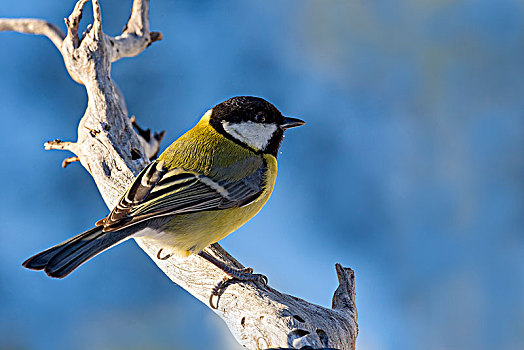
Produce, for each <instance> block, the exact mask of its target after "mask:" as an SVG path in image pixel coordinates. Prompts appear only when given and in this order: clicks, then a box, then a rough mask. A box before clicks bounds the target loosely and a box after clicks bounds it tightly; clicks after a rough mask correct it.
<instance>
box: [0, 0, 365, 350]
mask: <svg viewBox="0 0 524 350" xmlns="http://www.w3.org/2000/svg"><path fill="white" fill-rule="evenodd" d="M86 2H87V0H79V1H78V2H77V4H76V6H75V8H74V10H73V12H72V14H71V15H70V16H69V18H68V19H66V25H67V35H64V34H63V33H62V32H61V30H60V29H59V28H58V27H56V26H55V25H53V24H50V23H48V22H46V21H43V20H37V19H0V31H7V30H10V31H17V32H21V33H29V34H41V35H45V36H47V37H48V38H49V39H50V40H51V41H52V42H53V43H54V44H55V46H56V47H57V48H58V49H59V51H60V53H61V54H62V57H63V59H64V62H65V65H66V67H67V70H68V72H69V74H70V75H71V77H72V78H73V79H74V80H75V81H76V82H78V83H80V84H83V85H84V86H85V88H86V90H87V94H88V98H89V101H88V106H87V110H86V112H85V114H84V116H83V117H82V119H81V120H80V123H79V126H78V140H77V141H76V142H62V141H60V140H55V141H51V142H47V143H46V144H45V148H46V149H48V150H50V149H60V150H68V151H71V152H72V153H74V154H75V157H70V158H67V159H66V160H65V161H64V163H63V166H64V167H65V166H66V165H67V164H69V163H71V162H73V161H77V160H79V161H80V162H81V163H82V165H83V166H84V167H85V168H86V169H87V171H88V172H89V173H90V174H91V176H92V177H93V179H94V180H95V182H96V184H97V186H98V189H99V191H100V194H101V195H102V197H103V199H104V201H105V202H106V204H107V206H108V207H109V208H112V207H113V206H114V205H115V203H116V202H117V200H118V199H119V197H120V196H121V194H122V193H123V192H124V191H125V189H126V188H127V187H128V186H129V185H130V184H131V183H132V181H133V179H134V177H135V176H136V175H137V174H138V172H139V171H140V170H141V169H142V168H143V167H144V166H145V165H146V164H147V163H148V162H149V157H150V156H152V155H153V154H154V153H155V152H157V151H158V146H159V142H160V139H161V135H158V134H156V137H148V135H144V133H140V135H137V133H135V131H134V130H133V126H132V123H131V121H130V118H129V117H128V115H127V108H126V106H125V101H124V98H123V95H122V93H121V92H120V90H119V88H118V87H117V85H116V84H115V83H114V81H113V80H112V79H111V77H110V72H111V63H112V62H115V61H117V60H118V59H120V58H122V57H131V56H136V55H138V54H139V53H141V52H142V51H143V50H145V49H146V48H147V47H148V46H149V45H150V44H151V43H152V42H154V41H157V40H161V39H162V35H161V34H160V33H156V32H150V31H149V19H148V12H149V1H148V0H134V2H133V8H132V11H131V16H130V18H129V21H128V23H127V25H126V28H125V29H124V31H123V33H122V35H120V36H117V37H110V36H108V35H106V34H104V33H103V31H102V23H101V12H100V5H99V3H98V0H93V12H94V14H93V17H94V22H93V25H92V26H88V29H87V30H86V33H84V35H83V36H82V37H79V35H78V34H79V33H78V25H79V22H80V19H81V17H82V10H83V7H84V5H85V4H86ZM137 243H138V245H139V246H140V247H141V248H142V249H143V250H144V251H145V252H146V253H147V254H148V255H149V256H150V257H151V259H153V261H154V262H155V263H156V264H157V265H158V266H159V267H160V269H162V271H163V272H164V273H165V274H166V275H167V276H168V277H169V278H170V279H171V280H172V281H173V282H175V283H176V284H178V285H180V286H181V287H182V288H184V289H186V290H187V291H188V292H189V293H191V294H192V295H193V296H195V297H196V298H197V299H199V300H200V301H202V302H203V303H205V304H206V305H208V306H209V307H210V308H211V309H212V310H213V311H214V312H215V313H217V314H218V315H219V316H220V317H221V318H222V319H223V320H224V321H225V322H226V324H227V325H228V327H229V329H230V330H231V332H232V333H233V335H234V336H235V338H236V339H237V341H238V342H239V343H240V344H242V345H244V346H245V347H246V348H248V349H266V348H277V347H292V348H301V347H305V346H311V347H313V348H321V347H333V348H337V349H354V348H355V340H356V337H357V333H358V327H357V310H356V306H355V283H354V274H353V271H352V270H351V269H349V268H344V267H342V266H341V265H339V264H337V265H336V271H337V274H338V278H339V286H338V288H337V290H336V291H335V294H334V296H333V305H332V307H333V308H332V309H327V308H324V307H321V306H317V305H313V304H310V303H308V302H306V301H304V300H302V299H298V298H296V297H293V296H290V295H286V294H282V293H280V292H278V291H276V290H274V289H272V288H271V287H269V286H265V285H263V284H258V283H253V282H234V281H231V280H227V279H224V278H225V276H224V273H223V272H222V271H221V270H219V269H218V268H216V267H215V266H214V265H211V264H210V263H208V262H207V261H206V260H204V259H202V258H200V257H198V256H194V255H193V256H190V257H188V258H185V259H184V258H175V257H173V258H170V259H169V260H159V259H157V258H156V254H157V252H158V251H159V249H160V248H161V247H160V246H158V245H156V244H155V243H153V242H150V241H147V240H139V239H137ZM208 251H209V253H210V254H212V255H214V256H216V257H217V258H219V259H221V260H223V261H225V262H226V263H228V264H230V265H233V266H236V267H237V268H243V266H242V265H241V264H240V263H239V262H238V261H236V260H235V259H234V258H233V257H232V256H231V255H229V254H228V253H227V252H226V251H225V250H224V249H223V248H222V247H220V245H218V244H214V245H212V246H211V247H209V248H208ZM211 296H212V297H211ZM210 297H211V298H210Z"/></svg>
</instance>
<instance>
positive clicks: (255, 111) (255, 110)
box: [209, 96, 304, 157]
mask: <svg viewBox="0 0 524 350" xmlns="http://www.w3.org/2000/svg"><path fill="white" fill-rule="evenodd" d="M209 123H210V124H211V126H213V127H214V128H215V130H217V131H218V132H219V133H221V134H222V135H224V136H226V137H227V138H229V139H231V140H233V141H234V142H236V143H240V144H242V145H244V146H248V147H249V148H251V149H252V150H254V151H255V152H262V153H269V154H272V155H274V156H275V157H276V156H277V154H278V149H279V147H280V143H281V142H282V138H283V137H284V130H286V129H289V128H293V127H296V126H300V125H304V122H303V121H302V120H300V119H296V118H289V117H284V116H283V115H282V113H280V111H279V110H278V109H277V108H276V107H275V106H273V105H272V104H271V103H269V102H267V101H266V100H264V99H263V98H260V97H253V96H237V97H233V98H230V99H229V100H227V101H224V102H222V103H219V104H218V105H216V106H215V107H213V109H212V114H211V116H210V119H209Z"/></svg>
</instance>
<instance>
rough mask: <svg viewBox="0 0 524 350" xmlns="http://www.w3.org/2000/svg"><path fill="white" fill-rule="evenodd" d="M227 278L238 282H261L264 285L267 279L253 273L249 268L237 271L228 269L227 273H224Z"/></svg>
mask: <svg viewBox="0 0 524 350" xmlns="http://www.w3.org/2000/svg"><path fill="white" fill-rule="evenodd" d="M224 272H225V273H227V275H228V276H229V277H232V278H234V279H237V280H239V281H253V282H261V283H263V284H264V285H267V282H268V280H267V277H266V276H264V275H262V274H260V273H253V269H252V268H251V267H246V268H245V269H241V270H237V269H232V268H229V269H228V271H224Z"/></svg>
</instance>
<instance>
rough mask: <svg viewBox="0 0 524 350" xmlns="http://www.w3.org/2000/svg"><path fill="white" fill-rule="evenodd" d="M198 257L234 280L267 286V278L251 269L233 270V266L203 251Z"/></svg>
mask: <svg viewBox="0 0 524 350" xmlns="http://www.w3.org/2000/svg"><path fill="white" fill-rule="evenodd" d="M198 255H200V256H201V257H202V258H204V259H206V260H207V261H209V262H210V263H212V264H213V265H215V266H216V267H218V268H219V269H220V270H222V271H224V272H225V273H226V274H227V275H228V276H230V277H232V278H235V279H237V280H240V281H254V282H262V283H264V284H265V285H266V284H267V277H266V276H264V275H261V274H258V273H253V269H252V268H251V267H247V268H245V269H242V270H239V269H235V268H232V267H231V266H227V265H226V264H225V263H224V262H222V261H220V260H218V259H217V258H215V257H214V256H212V255H210V254H209V253H206V252H204V251H201V252H200V253H198Z"/></svg>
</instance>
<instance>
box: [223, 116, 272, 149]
mask: <svg viewBox="0 0 524 350" xmlns="http://www.w3.org/2000/svg"><path fill="white" fill-rule="evenodd" d="M222 126H223V127H224V130H225V131H226V132H227V133H228V134H229V135H231V136H233V137H234V138H236V139H237V140H239V141H241V142H243V143H245V144H247V145H249V146H251V147H253V148H255V149H256V150H264V149H265V148H266V146H267V144H268V142H269V140H271V137H273V134H274V133H275V131H276V130H277V126H276V125H275V124H260V123H254V122H252V121H248V122H242V123H229V122H222Z"/></svg>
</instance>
